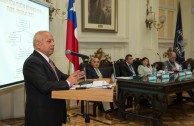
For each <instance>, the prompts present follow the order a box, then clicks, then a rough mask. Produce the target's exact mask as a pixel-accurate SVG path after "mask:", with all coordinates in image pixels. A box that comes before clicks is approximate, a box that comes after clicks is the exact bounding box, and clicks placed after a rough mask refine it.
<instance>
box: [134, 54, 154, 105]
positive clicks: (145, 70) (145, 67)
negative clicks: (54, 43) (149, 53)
mask: <svg viewBox="0 0 194 126" xmlns="http://www.w3.org/2000/svg"><path fill="white" fill-rule="evenodd" d="M137 70H138V76H140V77H145V76H148V75H151V74H152V67H151V65H150V63H149V59H148V58H147V57H143V58H142V59H141V65H139V66H138V69H137ZM139 104H140V105H142V106H146V107H151V106H152V105H151V103H150V100H149V97H148V98H141V99H140V102H139Z"/></svg>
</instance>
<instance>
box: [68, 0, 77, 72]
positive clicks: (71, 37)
mask: <svg viewBox="0 0 194 126" xmlns="http://www.w3.org/2000/svg"><path fill="white" fill-rule="evenodd" d="M66 50H71V51H72V52H77V53H78V52H79V49H78V40H77V19H76V12H75V0H69V5H68V18H67V36H66ZM66 57H67V58H68V59H69V61H70V62H71V63H72V64H73V66H74V70H78V69H79V57H77V56H73V55H69V54H66Z"/></svg>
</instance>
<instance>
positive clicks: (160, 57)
mask: <svg viewBox="0 0 194 126" xmlns="http://www.w3.org/2000/svg"><path fill="white" fill-rule="evenodd" d="M157 55H158V56H159V57H160V62H161V56H160V54H159V53H157Z"/></svg>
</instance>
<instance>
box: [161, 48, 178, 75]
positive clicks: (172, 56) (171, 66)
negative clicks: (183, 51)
mask: <svg viewBox="0 0 194 126" xmlns="http://www.w3.org/2000/svg"><path fill="white" fill-rule="evenodd" d="M168 58H169V59H168V60H167V61H165V62H164V67H167V69H168V70H170V71H179V69H180V65H179V63H177V62H176V53H175V52H170V53H169V55H168ZM164 69H165V68H164Z"/></svg>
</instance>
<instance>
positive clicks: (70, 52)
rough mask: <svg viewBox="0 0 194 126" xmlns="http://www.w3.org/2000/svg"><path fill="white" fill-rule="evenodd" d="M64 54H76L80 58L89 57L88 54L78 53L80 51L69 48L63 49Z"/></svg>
mask: <svg viewBox="0 0 194 126" xmlns="http://www.w3.org/2000/svg"><path fill="white" fill-rule="evenodd" d="M65 54H69V55H74V56H78V57H81V58H83V59H89V56H87V55H84V54H80V53H76V52H72V51H71V50H66V51H65Z"/></svg>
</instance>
